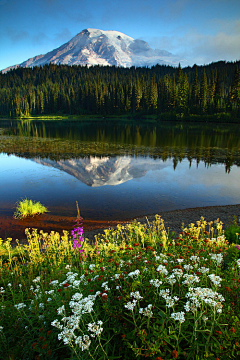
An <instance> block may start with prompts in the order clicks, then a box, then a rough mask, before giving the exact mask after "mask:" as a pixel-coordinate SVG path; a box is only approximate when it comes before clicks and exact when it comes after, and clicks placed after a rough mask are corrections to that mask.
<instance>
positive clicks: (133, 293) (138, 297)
mask: <svg viewBox="0 0 240 360" xmlns="http://www.w3.org/2000/svg"><path fill="white" fill-rule="evenodd" d="M130 296H131V297H134V299H136V300H140V299H142V298H143V297H142V296H141V295H140V293H139V291H136V292H131V293H130Z"/></svg>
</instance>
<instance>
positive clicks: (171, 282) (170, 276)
mask: <svg viewBox="0 0 240 360" xmlns="http://www.w3.org/2000/svg"><path fill="white" fill-rule="evenodd" d="M165 280H166V281H167V282H168V283H169V284H170V285H174V284H175V283H176V282H177V280H176V278H175V276H174V274H172V275H169V276H168V277H167V278H166V279H165Z"/></svg>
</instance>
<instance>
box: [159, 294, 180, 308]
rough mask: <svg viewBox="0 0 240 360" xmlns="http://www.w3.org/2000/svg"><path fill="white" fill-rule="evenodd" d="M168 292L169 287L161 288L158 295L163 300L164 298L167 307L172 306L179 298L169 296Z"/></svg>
mask: <svg viewBox="0 0 240 360" xmlns="http://www.w3.org/2000/svg"><path fill="white" fill-rule="evenodd" d="M169 293H170V290H169V289H162V290H160V292H159V296H161V297H162V298H163V299H164V300H166V307H168V308H170V307H173V306H174V305H175V303H176V301H178V300H179V298H178V297H177V296H173V297H171V296H170V295H169Z"/></svg>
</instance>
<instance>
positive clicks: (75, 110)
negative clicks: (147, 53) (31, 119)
mask: <svg viewBox="0 0 240 360" xmlns="http://www.w3.org/2000/svg"><path fill="white" fill-rule="evenodd" d="M53 114H55V115H99V116H102V117H106V116H118V115H119V116H123V115H124V116H131V117H134V118H145V117H146V116H152V115H153V116H156V118H157V119H162V120H166V119H169V120H170V119H171V120H174V119H190V120H191V119H195V118H196V119H198V118H202V119H205V120H207V119H211V118H216V117H217V118H218V119H219V120H222V121H229V122H231V121H237V122H239V119H240V61H236V62H225V61H219V62H215V63H211V64H209V65H204V66H197V65H194V66H192V67H185V68H181V66H180V64H179V66H178V67H172V66H167V65H156V66H153V67H151V68H148V67H137V68H136V67H131V68H122V67H115V66H92V67H87V66H68V65H60V64H59V65H54V64H47V65H45V66H43V67H41V66H40V67H33V68H21V67H18V68H17V69H14V70H10V71H8V72H7V73H2V72H0V116H6V117H14V118H15V117H28V116H34V115H36V116H37V115H53Z"/></svg>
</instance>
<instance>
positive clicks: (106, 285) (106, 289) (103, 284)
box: [102, 281, 110, 291]
mask: <svg viewBox="0 0 240 360" xmlns="http://www.w3.org/2000/svg"><path fill="white" fill-rule="evenodd" d="M102 287H103V288H104V290H105V291H109V290H110V288H109V287H108V281H106V282H104V283H102Z"/></svg>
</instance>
